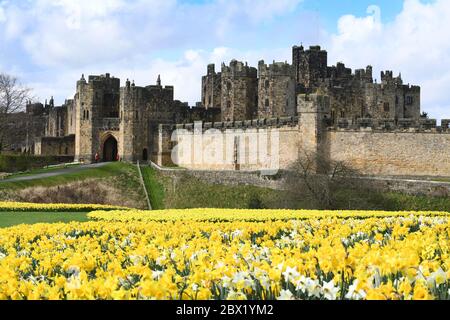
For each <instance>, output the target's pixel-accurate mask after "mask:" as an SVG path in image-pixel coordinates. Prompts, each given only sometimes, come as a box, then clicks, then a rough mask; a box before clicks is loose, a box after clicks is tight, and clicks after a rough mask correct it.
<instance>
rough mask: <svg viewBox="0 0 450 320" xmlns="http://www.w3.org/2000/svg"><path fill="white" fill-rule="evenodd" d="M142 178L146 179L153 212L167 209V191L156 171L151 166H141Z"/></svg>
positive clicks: (145, 182)
mask: <svg viewBox="0 0 450 320" xmlns="http://www.w3.org/2000/svg"><path fill="white" fill-rule="evenodd" d="M141 170H142V177H143V178H144V184H145V188H146V189H147V193H148V196H149V198H150V203H151V205H152V209H153V210H161V209H164V208H165V205H164V198H165V191H164V185H163V183H162V182H161V181H160V180H159V179H158V176H157V173H156V171H155V170H154V169H153V168H151V167H149V166H141Z"/></svg>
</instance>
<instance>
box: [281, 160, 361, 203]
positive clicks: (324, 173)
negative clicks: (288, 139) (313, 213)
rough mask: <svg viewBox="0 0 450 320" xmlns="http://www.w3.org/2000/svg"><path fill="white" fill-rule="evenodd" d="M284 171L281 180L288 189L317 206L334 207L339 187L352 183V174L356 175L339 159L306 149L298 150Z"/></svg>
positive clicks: (342, 187)
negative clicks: (299, 151)
mask: <svg viewBox="0 0 450 320" xmlns="http://www.w3.org/2000/svg"><path fill="white" fill-rule="evenodd" d="M288 172H289V174H288V175H287V178H286V180H285V184H286V189H287V190H288V191H289V193H290V194H291V195H292V196H294V197H296V198H302V199H305V200H308V201H309V202H311V204H312V206H313V207H315V208H318V209H336V208H337V205H338V200H339V199H338V197H337V196H338V193H339V191H340V190H343V189H350V188H353V187H355V182H356V179H354V178H355V177H357V176H358V175H359V174H358V172H357V171H356V170H354V169H352V168H351V167H349V166H348V165H346V163H344V162H342V161H332V160H330V159H329V158H327V157H326V156H324V155H321V154H318V153H308V152H302V154H301V155H300V156H299V158H298V159H297V160H296V161H295V162H294V163H293V164H292V165H291V166H290V167H289V169H288ZM358 183H361V181H358ZM347 200H350V199H347Z"/></svg>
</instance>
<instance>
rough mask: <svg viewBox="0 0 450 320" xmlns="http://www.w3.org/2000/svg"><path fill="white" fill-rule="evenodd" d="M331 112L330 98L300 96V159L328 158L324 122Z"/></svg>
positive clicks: (314, 95) (323, 96)
mask: <svg viewBox="0 0 450 320" xmlns="http://www.w3.org/2000/svg"><path fill="white" fill-rule="evenodd" d="M329 110H330V98H329V97H328V96H325V95H320V94H310V95H308V94H300V95H298V113H299V121H300V157H302V156H305V155H308V156H313V155H314V156H326V154H325V152H324V150H323V146H324V142H325V141H324V140H325V132H324V129H325V124H324V120H325V117H326V115H327V114H328V113H329Z"/></svg>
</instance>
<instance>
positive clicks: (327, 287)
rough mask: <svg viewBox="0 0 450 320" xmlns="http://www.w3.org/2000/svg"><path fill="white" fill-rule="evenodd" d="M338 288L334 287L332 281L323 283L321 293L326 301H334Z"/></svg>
mask: <svg viewBox="0 0 450 320" xmlns="http://www.w3.org/2000/svg"><path fill="white" fill-rule="evenodd" d="M338 292H339V288H338V287H335V286H334V280H331V281H330V282H324V283H323V286H322V293H323V296H324V297H325V299H327V300H336V297H337V294H338Z"/></svg>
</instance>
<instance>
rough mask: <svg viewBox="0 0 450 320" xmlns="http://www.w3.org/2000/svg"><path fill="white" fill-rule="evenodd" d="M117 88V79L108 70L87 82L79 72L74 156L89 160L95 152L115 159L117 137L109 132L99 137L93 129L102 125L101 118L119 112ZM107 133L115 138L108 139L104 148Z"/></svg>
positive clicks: (108, 158) (115, 116) (76, 158)
mask: <svg viewBox="0 0 450 320" xmlns="http://www.w3.org/2000/svg"><path fill="white" fill-rule="evenodd" d="M119 89H120V79H117V78H114V77H110V75H109V74H106V75H101V76H89V81H88V82H86V80H85V79H84V76H82V78H81V79H80V80H79V81H78V82H77V93H76V95H75V108H76V139H75V160H81V159H83V160H84V161H86V162H91V161H93V160H94V158H95V155H96V154H97V153H98V154H99V157H100V158H101V159H102V160H104V161H114V160H115V159H116V158H115V155H114V153H115V154H117V144H118V142H117V137H113V136H112V134H111V135H109V134H105V136H103V137H100V136H99V135H97V134H96V130H98V129H99V128H100V127H102V121H103V119H104V118H110V119H112V118H117V117H118V116H119V112H118V111H119ZM107 129H110V128H107ZM110 136H111V137H112V139H113V140H115V141H112V140H111V143H110V144H108V145H107V148H106V149H105V142H106V140H107V139H109V137H110ZM103 140H105V141H103ZM109 142H110V141H108V143H109ZM110 149H112V150H110Z"/></svg>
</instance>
